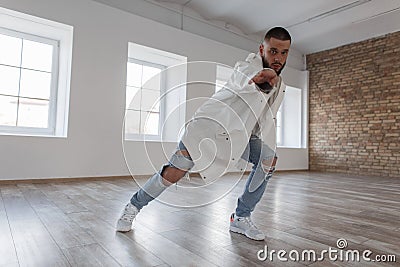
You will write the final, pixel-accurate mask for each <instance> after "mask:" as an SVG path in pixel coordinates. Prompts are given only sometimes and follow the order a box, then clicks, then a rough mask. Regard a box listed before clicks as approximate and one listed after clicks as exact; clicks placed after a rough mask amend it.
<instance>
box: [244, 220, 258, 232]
mask: <svg viewBox="0 0 400 267" xmlns="http://www.w3.org/2000/svg"><path fill="white" fill-rule="evenodd" d="M244 221H245V223H246V224H247V225H248V226H250V228H252V229H256V230H258V229H257V226H256V225H255V224H254V223H253V222H252V220H251V219H250V217H245V218H244Z"/></svg>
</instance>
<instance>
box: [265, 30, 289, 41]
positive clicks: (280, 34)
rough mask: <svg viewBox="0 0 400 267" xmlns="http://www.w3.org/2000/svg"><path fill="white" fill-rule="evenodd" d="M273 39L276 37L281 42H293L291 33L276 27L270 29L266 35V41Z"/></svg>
mask: <svg viewBox="0 0 400 267" xmlns="http://www.w3.org/2000/svg"><path fill="white" fill-rule="evenodd" d="M271 37H274V38H276V39H278V40H281V41H286V40H289V41H290V42H292V37H291V36H290V34H289V32H288V31H287V30H286V29H285V28H283V27H274V28H271V29H269V30H268V31H267V33H266V34H265V37H264V40H268V41H269V39H271Z"/></svg>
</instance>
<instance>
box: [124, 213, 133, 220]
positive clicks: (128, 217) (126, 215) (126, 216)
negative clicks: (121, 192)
mask: <svg viewBox="0 0 400 267" xmlns="http://www.w3.org/2000/svg"><path fill="white" fill-rule="evenodd" d="M135 215H136V214H127V213H125V212H124V215H123V216H122V217H123V219H124V220H125V221H133V219H134V218H135Z"/></svg>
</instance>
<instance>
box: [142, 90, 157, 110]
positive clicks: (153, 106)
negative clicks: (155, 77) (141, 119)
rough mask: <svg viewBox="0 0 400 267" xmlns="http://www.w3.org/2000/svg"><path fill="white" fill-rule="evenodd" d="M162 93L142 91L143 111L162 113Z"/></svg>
mask: <svg viewBox="0 0 400 267" xmlns="http://www.w3.org/2000/svg"><path fill="white" fill-rule="evenodd" d="M159 98H160V91H153V90H147V89H142V108H141V110H142V111H154V112H159V111H160V103H159V100H160V99H159Z"/></svg>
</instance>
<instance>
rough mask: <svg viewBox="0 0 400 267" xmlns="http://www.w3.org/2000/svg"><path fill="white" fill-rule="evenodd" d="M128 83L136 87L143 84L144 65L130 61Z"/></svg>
mask: <svg viewBox="0 0 400 267" xmlns="http://www.w3.org/2000/svg"><path fill="white" fill-rule="evenodd" d="M126 85H128V86H135V87H140V86H141V85H142V65H139V64H136V63H131V62H128V66H127V74H126Z"/></svg>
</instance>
